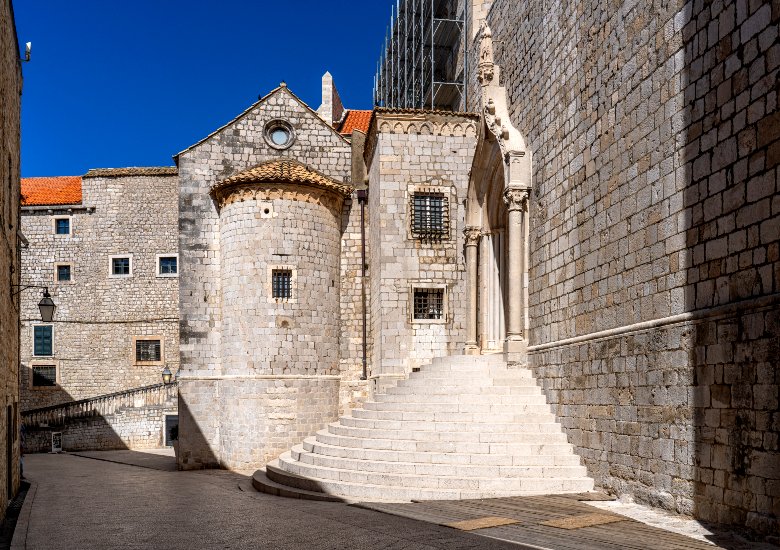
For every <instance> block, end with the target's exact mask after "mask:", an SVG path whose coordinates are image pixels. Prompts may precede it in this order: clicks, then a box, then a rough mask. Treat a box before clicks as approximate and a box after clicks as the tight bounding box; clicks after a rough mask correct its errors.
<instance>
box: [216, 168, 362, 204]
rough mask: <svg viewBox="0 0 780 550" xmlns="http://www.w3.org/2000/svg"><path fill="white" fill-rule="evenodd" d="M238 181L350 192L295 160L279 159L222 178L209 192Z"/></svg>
mask: <svg viewBox="0 0 780 550" xmlns="http://www.w3.org/2000/svg"><path fill="white" fill-rule="evenodd" d="M240 183H303V184H309V185H314V186H316V187H325V188H327V189H332V190H334V191H337V192H339V193H341V194H343V195H348V194H350V193H351V192H352V187H351V186H349V185H348V184H346V183H342V182H339V181H336V180H334V179H332V178H329V177H328V176H326V175H324V174H321V173H320V172H317V171H316V170H313V169H311V168H309V167H308V166H306V165H305V164H302V163H300V162H298V161H297V160H293V159H279V160H270V161H267V162H263V163H261V164H258V165H257V166H255V167H253V168H249V169H248V170H244V171H243V172H240V173H238V174H236V175H234V176H231V177H229V178H227V179H225V180H222V181H220V182H218V183H216V184H214V185H213V186H212V187H211V193H216V192H218V191H220V190H222V189H224V188H226V187H230V186H232V185H237V184H240Z"/></svg>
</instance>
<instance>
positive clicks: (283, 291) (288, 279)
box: [271, 269, 292, 299]
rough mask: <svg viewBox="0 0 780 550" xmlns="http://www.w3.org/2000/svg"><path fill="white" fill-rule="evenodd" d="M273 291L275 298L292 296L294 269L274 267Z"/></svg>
mask: <svg viewBox="0 0 780 550" xmlns="http://www.w3.org/2000/svg"><path fill="white" fill-rule="evenodd" d="M271 291H272V293H271V295H272V297H273V298H280V299H290V298H292V270H290V269H274V270H273V271H272V272H271Z"/></svg>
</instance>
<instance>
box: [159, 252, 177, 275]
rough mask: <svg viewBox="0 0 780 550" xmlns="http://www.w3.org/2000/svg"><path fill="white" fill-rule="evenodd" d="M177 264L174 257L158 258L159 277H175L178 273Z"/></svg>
mask: <svg viewBox="0 0 780 550" xmlns="http://www.w3.org/2000/svg"><path fill="white" fill-rule="evenodd" d="M178 264H179V262H178V261H177V258H176V257H175V256H171V257H169V258H160V275H175V274H176V273H178V271H179V265H178Z"/></svg>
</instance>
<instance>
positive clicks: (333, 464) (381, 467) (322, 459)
mask: <svg viewBox="0 0 780 550" xmlns="http://www.w3.org/2000/svg"><path fill="white" fill-rule="evenodd" d="M290 455H291V457H292V458H293V460H296V461H298V462H302V463H304V464H310V465H312V466H322V467H325V468H334V469H341V470H356V471H360V472H373V473H388V474H417V475H425V476H455V477H462V478H479V477H485V478H488V477H507V478H515V477H518V478H519V477H561V478H567V477H571V478H573V477H579V476H584V475H585V474H586V470H585V467H584V466H581V465H579V464H577V465H567V466H559V465H555V464H536V465H529V464H524V465H522V466H512V465H497V464H496V465H485V464H438V463H434V462H428V463H419V462H405V461H403V462H402V461H384V460H368V459H355V458H346V457H337V456H330V455H323V454H319V453H316V452H309V451H307V450H306V449H305V448H304V446H303V445H296V446H295V447H293V448H292V449H291V450H290ZM281 462H282V461H281V460H280V463H281Z"/></svg>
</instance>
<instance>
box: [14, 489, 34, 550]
mask: <svg viewBox="0 0 780 550" xmlns="http://www.w3.org/2000/svg"><path fill="white" fill-rule="evenodd" d="M27 481H28V482H29V483H30V488H29V489H28V490H27V496H26V497H25V498H24V504H22V511H21V512H19V518H18V519H17V520H16V527H15V528H14V536H13V538H12V539H11V550H24V549H25V548H27V529H28V528H29V526H30V514H32V507H33V502H35V495H36V493H37V492H38V484H37V483H36V482H34V481H31V480H29V479H28V480H27Z"/></svg>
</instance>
